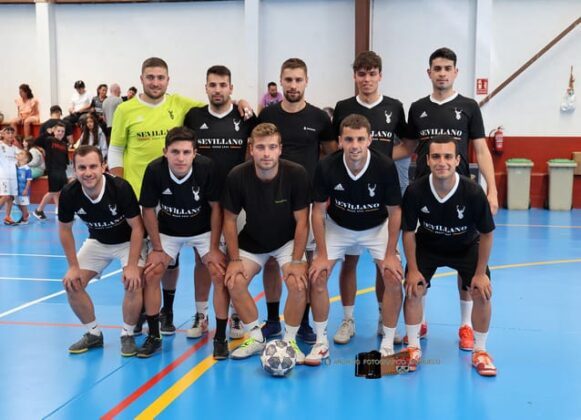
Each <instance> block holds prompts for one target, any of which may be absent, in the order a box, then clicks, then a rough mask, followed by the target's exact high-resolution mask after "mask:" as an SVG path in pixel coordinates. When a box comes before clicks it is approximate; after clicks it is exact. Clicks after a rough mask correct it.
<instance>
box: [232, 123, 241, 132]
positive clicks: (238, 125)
mask: <svg viewBox="0 0 581 420" xmlns="http://www.w3.org/2000/svg"><path fill="white" fill-rule="evenodd" d="M232 122H233V123H234V130H235V131H240V123H241V122H242V120H238V121H236V120H232Z"/></svg>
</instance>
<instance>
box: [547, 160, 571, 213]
mask: <svg viewBox="0 0 581 420" xmlns="http://www.w3.org/2000/svg"><path fill="white" fill-rule="evenodd" d="M547 164H548V165H549V210H566V211H569V210H571V207H572V206H573V174H574V172H575V168H576V167H577V162H575V161H574V160H569V159H551V160H550V161H548V162H547Z"/></svg>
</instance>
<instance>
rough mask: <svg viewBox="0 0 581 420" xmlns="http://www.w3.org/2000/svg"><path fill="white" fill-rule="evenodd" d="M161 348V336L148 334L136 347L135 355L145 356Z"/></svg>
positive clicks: (149, 355)
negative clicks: (139, 345) (140, 344)
mask: <svg viewBox="0 0 581 420" xmlns="http://www.w3.org/2000/svg"><path fill="white" fill-rule="evenodd" d="M160 350H161V337H154V336H152V335H148V336H147V338H146V339H145V342H144V343H143V345H142V346H141V347H139V348H138V349H137V357H141V358H147V357H151V356H153V355H154V354H155V353H157V352H158V351H160Z"/></svg>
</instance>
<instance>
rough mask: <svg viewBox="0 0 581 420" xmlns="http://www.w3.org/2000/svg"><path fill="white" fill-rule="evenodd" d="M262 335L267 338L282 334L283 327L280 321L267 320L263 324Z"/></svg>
mask: <svg viewBox="0 0 581 420" xmlns="http://www.w3.org/2000/svg"><path fill="white" fill-rule="evenodd" d="M260 328H261V329H262V336H263V337H264V339H265V340H268V339H269V338H273V337H278V336H280V335H282V327H281V325H280V321H268V320H267V321H266V322H265V323H264V324H262V327H260Z"/></svg>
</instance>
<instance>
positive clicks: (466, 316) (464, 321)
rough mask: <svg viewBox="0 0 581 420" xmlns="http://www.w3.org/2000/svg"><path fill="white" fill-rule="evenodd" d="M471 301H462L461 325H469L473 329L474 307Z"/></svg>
mask: <svg viewBox="0 0 581 420" xmlns="http://www.w3.org/2000/svg"><path fill="white" fill-rule="evenodd" d="M473 305H474V302H472V301H471V300H460V325H468V326H469V327H470V328H472V306H473Z"/></svg>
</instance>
